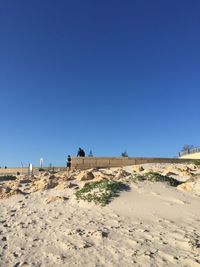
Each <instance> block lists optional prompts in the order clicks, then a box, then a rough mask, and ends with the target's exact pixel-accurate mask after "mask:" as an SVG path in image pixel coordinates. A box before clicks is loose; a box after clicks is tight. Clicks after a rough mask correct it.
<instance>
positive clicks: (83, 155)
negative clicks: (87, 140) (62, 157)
mask: <svg viewBox="0 0 200 267" xmlns="http://www.w3.org/2000/svg"><path fill="white" fill-rule="evenodd" d="M77 157H85V151H84V150H83V149H82V148H81V147H79V149H78V153H77Z"/></svg>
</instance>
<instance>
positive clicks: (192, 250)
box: [0, 182, 200, 267]
mask: <svg viewBox="0 0 200 267" xmlns="http://www.w3.org/2000/svg"><path fill="white" fill-rule="evenodd" d="M73 193H74V189H65V190H63V191H59V190H56V189H50V190H46V191H44V192H35V193H32V194H29V195H27V196H23V195H15V196H12V197H10V198H8V199H3V200H0V203H1V205H0V255H1V258H0V266H2V267H4V266H5V267H11V266H12V267H13V266H37V267H38V266H42V267H51V266H52V267H53V266H56V267H59V266H70V267H71V266H89V267H90V266H96V267H103V266H106V267H107V266H108V267H109V266H120V267H121V266H127V267H128V266H141V267H143V266H152V267H154V266H159V267H160V266H170V267H171V266H184V267H187V266H191V267H195V266H200V212H199V211H200V201H199V200H200V198H199V197H198V196H196V195H194V194H192V193H188V192H182V191H180V190H178V189H177V188H174V187H170V186H168V185H167V184H164V183H151V182H141V183H138V184H134V183H132V184H131V189H130V191H126V192H122V193H121V195H120V197H118V198H115V199H114V200H113V201H112V202H111V203H110V204H109V205H107V206H106V207H100V206H96V205H94V204H88V203H86V202H82V201H81V202H80V203H77V201H76V200H75V197H74V194H73ZM49 196H65V197H68V198H69V199H68V200H64V201H62V200H60V199H58V200H56V201H54V202H51V203H49V204H47V203H46V200H47V199H48V198H49Z"/></svg>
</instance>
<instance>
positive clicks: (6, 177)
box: [0, 175, 17, 182]
mask: <svg viewBox="0 0 200 267" xmlns="http://www.w3.org/2000/svg"><path fill="white" fill-rule="evenodd" d="M16 179H17V177H16V176H14V175H3V176H0V182H4V181H14V180H16Z"/></svg>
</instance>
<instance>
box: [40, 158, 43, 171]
mask: <svg viewBox="0 0 200 267" xmlns="http://www.w3.org/2000/svg"><path fill="white" fill-rule="evenodd" d="M40 168H41V169H42V168H43V158H41V159H40Z"/></svg>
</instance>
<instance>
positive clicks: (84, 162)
mask: <svg viewBox="0 0 200 267" xmlns="http://www.w3.org/2000/svg"><path fill="white" fill-rule="evenodd" d="M191 161H193V160H191V159H189V160H188V159H177V158H125V157H124V158H123V157H120V158H114V157H112V158H111V157H109V158H105V157H103V158H95V157H92V158H72V168H76V169H89V168H95V167H99V168H101V167H102V168H104V167H123V166H129V165H136V164H144V163H184V162H191Z"/></svg>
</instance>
